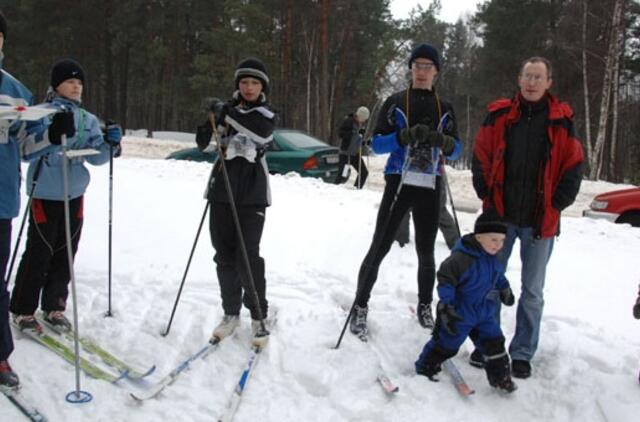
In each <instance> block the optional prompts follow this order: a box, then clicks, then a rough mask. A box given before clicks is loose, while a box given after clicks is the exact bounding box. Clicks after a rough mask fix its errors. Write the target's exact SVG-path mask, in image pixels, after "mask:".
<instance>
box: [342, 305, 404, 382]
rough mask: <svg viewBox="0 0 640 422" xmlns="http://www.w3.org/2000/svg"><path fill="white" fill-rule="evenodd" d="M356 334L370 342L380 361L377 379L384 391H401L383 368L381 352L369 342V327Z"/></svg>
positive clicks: (362, 339)
mask: <svg viewBox="0 0 640 422" xmlns="http://www.w3.org/2000/svg"><path fill="white" fill-rule="evenodd" d="M341 308H342V310H343V311H344V312H345V313H348V312H349V310H348V309H346V308H344V307H341ZM355 336H356V337H357V338H358V340H360V341H362V342H363V343H367V344H369V348H370V349H371V351H372V352H373V354H374V355H375V356H376V361H377V362H378V365H377V366H378V375H377V377H376V381H377V382H378V383H379V384H380V386H381V387H382V389H383V390H384V392H385V393H387V394H389V395H393V394H395V393H397V392H398V391H400V387H398V385H397V384H394V383H393V381H391V378H389V376H388V375H387V374H386V373H385V371H384V369H383V368H382V363H381V360H382V359H381V357H380V352H379V351H378V349H377V348H376V347H375V346H374V345H373V343H370V342H369V330H368V329H367V330H365V331H363V332H361V333H358V334H355Z"/></svg>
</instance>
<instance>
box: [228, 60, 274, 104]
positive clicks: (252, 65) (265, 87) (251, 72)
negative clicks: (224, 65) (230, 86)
mask: <svg viewBox="0 0 640 422" xmlns="http://www.w3.org/2000/svg"><path fill="white" fill-rule="evenodd" d="M234 76H235V80H236V89H238V88H239V86H240V79H242V78H246V77H251V78H255V79H258V80H259V81H260V82H261V83H262V92H264V93H265V95H266V94H268V93H269V75H268V74H267V67H266V66H265V65H264V63H262V61H261V60H259V59H256V58H255V57H250V58H248V59H244V60H243V61H241V62H240V63H238V66H237V67H236V73H235V75H234Z"/></svg>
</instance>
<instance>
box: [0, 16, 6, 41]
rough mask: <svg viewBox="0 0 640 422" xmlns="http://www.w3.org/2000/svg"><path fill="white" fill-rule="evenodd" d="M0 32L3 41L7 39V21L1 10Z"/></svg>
mask: <svg viewBox="0 0 640 422" xmlns="http://www.w3.org/2000/svg"><path fill="white" fill-rule="evenodd" d="M0 32H2V35H4V39H5V40H6V39H7V19H6V18H5V17H4V15H3V14H2V10H0Z"/></svg>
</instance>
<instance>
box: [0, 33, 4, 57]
mask: <svg viewBox="0 0 640 422" xmlns="http://www.w3.org/2000/svg"><path fill="white" fill-rule="evenodd" d="M2 47H4V34H3V33H2V32H0V53H1V52H2Z"/></svg>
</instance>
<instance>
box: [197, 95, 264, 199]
mask: <svg viewBox="0 0 640 422" xmlns="http://www.w3.org/2000/svg"><path fill="white" fill-rule="evenodd" d="M275 117H276V115H275V113H274V112H273V111H272V110H271V108H270V107H269V106H268V105H266V104H257V105H255V104H253V105H246V104H244V103H240V104H236V105H233V104H230V105H229V106H228V107H226V108H225V117H224V122H225V129H224V134H223V136H222V139H221V147H222V150H223V152H224V153H223V156H224V159H225V164H226V168H227V172H228V173H229V181H230V183H231V191H232V194H233V198H234V200H235V203H236V205H238V206H265V207H266V206H269V205H271V189H270V187H269V168H268V167H267V161H266V159H265V156H264V153H265V150H266V148H267V146H268V144H269V143H270V142H272V141H273V130H274V127H275ZM215 166H216V168H215V169H214V178H213V181H212V186H211V189H209V193H208V199H209V200H210V201H212V202H218V203H229V195H228V193H227V190H226V187H225V183H224V178H223V175H222V166H221V163H220V162H219V161H218V162H216V164H215Z"/></svg>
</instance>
